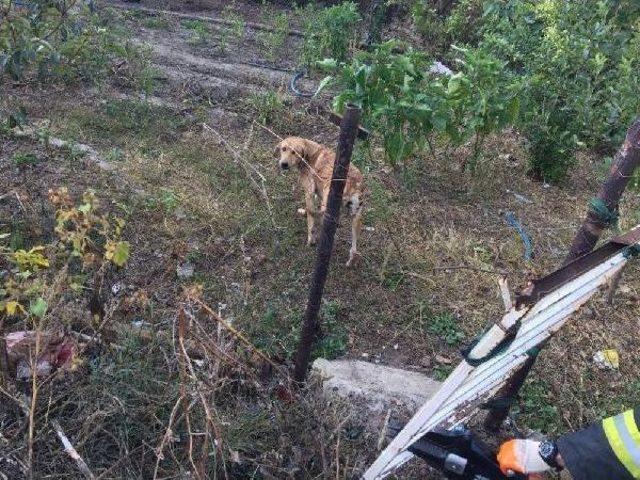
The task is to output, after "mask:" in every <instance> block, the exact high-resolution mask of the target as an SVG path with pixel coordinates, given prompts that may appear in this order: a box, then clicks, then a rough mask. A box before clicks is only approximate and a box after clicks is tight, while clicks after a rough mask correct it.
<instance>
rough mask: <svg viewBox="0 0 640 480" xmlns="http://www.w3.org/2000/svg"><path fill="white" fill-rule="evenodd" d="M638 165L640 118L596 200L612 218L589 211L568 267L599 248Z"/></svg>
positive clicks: (493, 420) (513, 384) (499, 416)
mask: <svg viewBox="0 0 640 480" xmlns="http://www.w3.org/2000/svg"><path fill="white" fill-rule="evenodd" d="M638 165H640V118H637V119H636V120H635V121H634V122H633V125H631V127H629V130H628V131H627V136H626V138H625V140H624V143H623V144H622V147H621V148H620V150H618V153H617V154H616V157H615V159H614V160H613V163H612V164H611V169H610V171H609V176H608V177H607V179H606V180H605V182H604V183H603V184H602V186H601V187H600V191H599V192H598V196H597V197H596V200H597V201H598V202H599V204H601V205H604V207H606V209H607V212H608V215H607V217H608V218H602V212H599V211H598V210H597V209H594V208H593V207H591V208H589V211H588V212H587V216H586V218H585V219H584V222H583V223H582V225H581V226H580V229H579V230H578V232H577V233H576V236H575V237H574V239H573V242H572V243H571V248H570V249H569V253H568V254H567V257H566V258H565V260H564V263H563V264H564V265H566V264H567V263H569V262H572V261H573V260H575V259H577V258H579V257H581V256H583V255H586V254H587V253H589V252H590V251H591V250H593V248H594V247H595V246H596V243H597V242H598V239H599V238H600V236H601V235H602V232H603V231H604V229H605V228H607V227H608V226H609V224H610V223H611V220H612V216H613V215H617V212H618V204H619V203H620V199H621V198H622V194H623V193H624V190H625V188H626V187H627V184H628V183H629V181H630V180H631V177H632V176H633V172H634V171H635V170H636V168H637V167H638ZM543 347H544V344H542V345H540V347H539V349H538V350H537V351H536V352H535V353H532V354H531V356H530V357H529V358H528V359H527V361H526V362H525V363H524V364H523V365H522V367H521V368H520V369H518V370H517V371H516V372H515V373H514V374H513V375H512V376H511V378H510V379H509V381H508V383H507V384H506V385H505V386H504V387H503V388H502V389H501V390H500V392H498V394H497V397H498V398H503V399H504V400H505V401H504V402H502V403H503V405H500V406H499V407H495V408H492V409H491V411H490V412H489V415H488V416H487V418H486V419H485V427H486V428H487V430H492V431H497V430H499V429H500V426H501V425H502V422H504V420H505V418H507V415H509V408H510V407H509V403H510V401H511V400H512V399H514V398H515V397H516V396H517V395H518V392H519V391H520V389H521V388H522V386H523V385H524V382H525V380H526V379H527V375H529V372H530V371H531V369H532V368H533V365H534V364H535V362H536V358H537V357H538V353H537V352H538V351H539V350H540V349H542V348H543Z"/></svg>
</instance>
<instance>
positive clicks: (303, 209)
mask: <svg viewBox="0 0 640 480" xmlns="http://www.w3.org/2000/svg"><path fill="white" fill-rule="evenodd" d="M296 213H297V214H298V215H300V216H301V217H303V216H305V215H306V214H307V209H306V208H299V209H298V211H297V212H296Z"/></svg>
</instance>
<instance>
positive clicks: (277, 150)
mask: <svg viewBox="0 0 640 480" xmlns="http://www.w3.org/2000/svg"><path fill="white" fill-rule="evenodd" d="M279 156H280V144H277V145H276V146H275V148H274V149H273V158H278V157H279Z"/></svg>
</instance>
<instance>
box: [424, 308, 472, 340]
mask: <svg viewBox="0 0 640 480" xmlns="http://www.w3.org/2000/svg"><path fill="white" fill-rule="evenodd" d="M428 329H429V332H431V333H433V334H435V335H437V336H438V337H440V338H441V339H442V340H444V341H445V342H446V344H447V345H451V346H453V345H458V344H459V343H460V342H461V341H462V340H464V332H463V331H462V330H460V327H459V326H458V322H457V321H456V319H455V318H454V317H453V315H451V314H450V313H441V314H438V315H434V316H433V317H431V318H430V319H429V320H428Z"/></svg>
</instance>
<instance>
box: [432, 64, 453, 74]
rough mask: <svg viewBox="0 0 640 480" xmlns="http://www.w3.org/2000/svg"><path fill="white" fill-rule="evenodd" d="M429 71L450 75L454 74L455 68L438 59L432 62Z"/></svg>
mask: <svg viewBox="0 0 640 480" xmlns="http://www.w3.org/2000/svg"><path fill="white" fill-rule="evenodd" d="M429 73H433V74H435V75H446V76H448V77H450V76H451V75H453V70H451V69H450V68H449V67H447V66H446V65H445V64H443V63H441V62H438V61H436V62H433V63H432V64H431V67H430V68H429Z"/></svg>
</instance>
